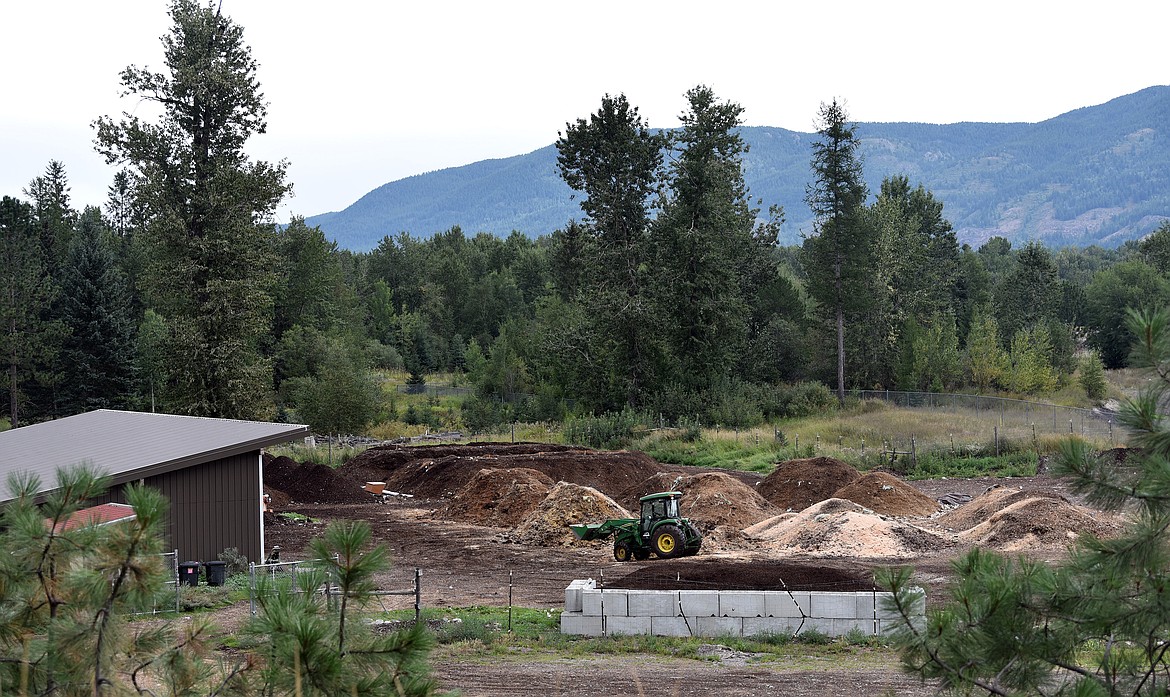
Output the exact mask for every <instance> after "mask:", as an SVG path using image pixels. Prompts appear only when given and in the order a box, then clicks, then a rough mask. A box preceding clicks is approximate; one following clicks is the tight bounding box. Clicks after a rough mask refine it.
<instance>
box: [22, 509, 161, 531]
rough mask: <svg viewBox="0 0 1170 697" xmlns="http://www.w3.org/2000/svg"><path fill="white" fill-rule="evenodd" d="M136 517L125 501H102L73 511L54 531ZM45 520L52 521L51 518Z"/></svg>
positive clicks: (118, 521) (112, 522) (116, 521)
mask: <svg viewBox="0 0 1170 697" xmlns="http://www.w3.org/2000/svg"><path fill="white" fill-rule="evenodd" d="M137 517H138V516H137V515H136V514H135V513H134V507H133V506H130V505H127V504H125V503H103V504H102V505H100V506H91V507H89V508H83V509H81V510H80V511H78V512H76V513H74V514H73V515H71V516H69V517H68V518H66V519H65V520H64V521H62V522H61V524H60V525H58V526H57V529H56V530H55V531H54V532H61V531H64V530H72V529H74V528H80V527H84V526H86V525H112V524H114V523H120V522H122V521H124V520H134V519H135V518H137ZM45 522H46V523H48V524H51V523H52V521H51V520H48V521H45Z"/></svg>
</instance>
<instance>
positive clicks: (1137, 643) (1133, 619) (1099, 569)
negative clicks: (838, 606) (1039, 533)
mask: <svg viewBox="0 0 1170 697" xmlns="http://www.w3.org/2000/svg"><path fill="white" fill-rule="evenodd" d="M1127 326H1128V327H1129V328H1130V330H1131V331H1132V332H1133V334H1134V335H1136V336H1137V337H1138V341H1137V342H1136V343H1135V347H1134V355H1135V357H1136V359H1137V361H1136V363H1137V365H1139V366H1141V367H1146V368H1150V369H1152V370H1151V374H1152V382H1151V383H1150V386H1149V387H1148V388H1146V389H1144V390H1143V391H1142V392H1141V394H1140V395H1139V397H1137V398H1136V399H1134V400H1130V401H1127V402H1126V403H1125V404H1124V405H1123V408H1122V415H1121V421H1122V423H1123V425H1124V426H1125V427H1126V428H1127V429H1128V430H1129V433H1130V439H1129V445H1130V449H1129V450H1128V452H1129V453H1130V454H1129V456H1128V457H1126V458H1124V459H1123V460H1120V459H1114V458H1113V457H1109V456H1101V455H1099V454H1098V453H1095V452H1093V451H1092V450H1091V448H1090V446H1089V444H1088V443H1087V442H1085V441H1084V440H1083V439H1079V438H1070V439H1068V440H1067V441H1065V442H1064V443H1063V444H1062V445H1061V448H1060V453H1059V456H1058V457H1057V458H1056V461H1055V463H1054V468H1053V473H1054V474H1056V475H1057V476H1063V477H1065V478H1067V480H1068V481H1069V482H1070V484H1071V485H1072V489H1073V492H1074V493H1075V494H1077V495H1079V496H1084V497H1085V499H1086V500H1087V501H1088V502H1089V503H1090V504H1093V505H1096V506H1101V507H1104V508H1107V509H1110V510H1122V509H1125V510H1126V511H1128V512H1129V514H1130V516H1131V520H1132V522H1130V523H1129V524H1128V525H1127V526H1126V528H1125V530H1124V531H1123V532H1122V534H1121V535H1119V536H1117V537H1113V538H1109V539H1097V538H1095V537H1093V536H1092V535H1089V534H1086V535H1082V536H1081V537H1080V538H1078V539H1077V541H1076V543H1075V545H1074V546H1073V548H1072V549H1071V553H1070V556H1069V558H1068V560H1067V561H1064V562H1057V563H1048V562H1036V561H1029V560H1027V559H1024V558H1021V559H1018V560H1011V559H1008V558H1006V557H1003V556H1000V555H998V554H995V553H993V552H988V551H984V550H981V549H976V550H974V551H972V552H970V553H969V554H968V555H967V556H966V557H964V558H963V559H961V560H960V561H959V562H958V563H957V564H956V566H955V568H956V571H957V572H958V578H957V580H956V581H955V582H954V583H953V584H951V591H950V601H949V602H948V603H945V604H941V605H938V606H935V607H932V608H931V609H930V610H929V611H928V612H927V613H926V620H925V622H924V623H920V622H916V621H910V620H909V618H910V617H911V612H910V610H911V609H912V608H914V607H915V606H918V607H919V608H920V606H921V602H922V596H921V594H920V592H919V591H918V590H917V589H914V588H911V585H910V578H911V573H910V570H909V569H905V568H903V569H892V570H885V571H883V572H880V573H879V583H883V584H885V585H887V586H888V587H889V588H891V589H892V590H893V592H894V596H895V598H896V602H895V606H896V608H897V610H898V611H899V613H900V614H901V616H902V617H903V619H904V622H903V624H902V626H901V628H900V630H899V631H898V633H897V635H896V636H895V641H896V642H897V644H898V645H899V647H900V650H901V653H902V659H903V665H904V666H905V667H906V668H907V669H908V670H910V671H912V672H914V673H917V674H919V675H921V676H922V677H923V678H925V679H934V680H938V681H939V683H940V686H941V688H942V689H943V690H949V691H953V692H955V693H957V694H989V695H1102V696H1109V697H1114V696H1117V697H1120V696H1121V695H1126V696H1134V695H1140V696H1153V695H1165V694H1167V691H1168V690H1170V679H1168V678H1167V674H1166V653H1167V649H1168V648H1170V643H1168V642H1167V638H1166V627H1167V626H1170V602H1168V601H1167V598H1166V589H1167V588H1168V587H1170V544H1168V539H1170V538H1168V533H1170V494H1168V493H1167V492H1170V467H1167V462H1168V461H1170V424H1167V421H1166V419H1165V418H1163V417H1162V416H1161V412H1162V411H1163V407H1162V405H1163V404H1165V397H1166V395H1167V391H1168V390H1170V378H1168V377H1167V376H1170V312H1168V311H1167V310H1165V309H1162V310H1157V311H1140V312H1139V311H1132V310H1131V311H1130V313H1129V314H1128V321H1127Z"/></svg>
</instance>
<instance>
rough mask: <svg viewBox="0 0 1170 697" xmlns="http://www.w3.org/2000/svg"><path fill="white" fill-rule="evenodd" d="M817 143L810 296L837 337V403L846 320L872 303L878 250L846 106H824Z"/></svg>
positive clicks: (810, 190)
mask: <svg viewBox="0 0 1170 697" xmlns="http://www.w3.org/2000/svg"><path fill="white" fill-rule="evenodd" d="M818 118H819V126H818V128H817V133H818V134H820V140H818V141H816V142H814V143H813V146H812V150H813V156H812V169H813V175H814V176H813V182H812V183H810V184H809V185H808V186H807V187H806V189H805V201H806V202H807V203H808V205H809V207H810V208H811V209H812V212H813V234H812V235H810V236H808V237H806V238H805V240H804V255H803V260H804V268H805V271H806V273H807V276H808V279H809V281H808V289H809V293H810V294H811V295H812V296H813V298H814V299H816V301H817V302H818V303H820V305H821V307H822V308H824V311H825V312H826V313H828V314H829V315H830V317H831V318H832V322H833V324H834V325H835V329H836V334H837V399H838V401H840V402H841V403H844V401H845V316H846V314H847V313H848V312H851V311H853V312H856V311H858V310H859V309H860V308H861V307H862V306H864V304H865V302H866V301H867V297H866V294H865V293H864V292H859V291H860V290H861V289H862V288H863V287H864V283H865V275H866V274H867V273H868V272H869V270H870V258H871V255H872V251H873V244H872V240H871V239H870V235H869V228H868V226H866V225H865V224H864V221H863V220H862V211H863V206H864V204H865V197H866V194H867V190H866V186H865V182H864V181H863V180H862V167H861V159H860V156H859V154H858V152H857V149H858V146H859V145H860V143H859V141H858V139H857V133H856V127H855V126H853V125H851V124H849V122H848V121H849V118H848V115H847V114H846V112H845V107H844V105H843V104H840V103H838V102H837V100H835V99H834V100H833V101H832V103H830V104H821V108H820V112H819V114H818Z"/></svg>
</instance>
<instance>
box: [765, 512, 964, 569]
mask: <svg viewBox="0 0 1170 697" xmlns="http://www.w3.org/2000/svg"><path fill="white" fill-rule="evenodd" d="M744 534H745V535H747V536H749V537H750V538H753V539H758V540H760V541H761V542H764V543H766V544H768V545H769V546H771V547H772V548H773V549H777V550H782V551H785V552H789V553H792V552H795V553H801V554H808V555H810V556H817V557H863V558H903V557H914V556H918V555H921V554H924V553H928V552H934V551H937V550H938V549H940V548H942V547H946V546H948V545H949V544H950V543H949V542H948V541H947V540H945V539H943V538H942V537H941V536H939V535H937V534H935V533H933V532H930V531H928V530H924V529H922V528H920V527H918V526H915V525H910V524H909V523H906V522H903V521H898V520H892V519H890V518H886V517H885V516H881V515H877V514H876V513H873V512H872V511H869V510H867V509H865V508H863V507H862V506H858V505H857V504H855V503H853V502H851V501H844V500H842V499H829V500H827V501H823V502H821V503H820V504H818V505H814V506H811V507H809V508H807V509H805V510H803V511H801V512H800V513H798V514H795V515H790V516H787V517H785V518H784V519H769V520H766V521H763V522H761V523H760V524H758V525H757V526H754V527H752V528H748V529H747V530H745V531H744Z"/></svg>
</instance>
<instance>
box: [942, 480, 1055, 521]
mask: <svg viewBox="0 0 1170 697" xmlns="http://www.w3.org/2000/svg"><path fill="white" fill-rule="evenodd" d="M1032 498H1050V499H1056V500H1059V501H1063V502H1064V503H1068V502H1069V501H1068V499H1066V498H1064V497H1063V496H1061V495H1060V494H1057V493H1055V492H1051V491H1042V490H1031V489H1016V488H1012V487H1006V486H994V487H991V488H990V489H988V490H987V491H985V492H983V493H982V494H980V495H978V496H976V497H975V498H973V499H971V501H969V502H968V503H965V504H963V505H962V506H959V507H958V508H956V509H954V510H953V511H948V512H946V513H944V514H943V515H941V516H939V517H938V518H937V519H936V520H935V522H936V523H937V524H938V525H941V526H942V527H943V528H945V529H947V530H953V531H956V532H958V531H962V530H968V529H970V528H973V527H975V526H976V525H979V524H980V523H984V522H986V521H987V520H988V519H990V518H991V516H992V515H994V514H996V513H998V512H999V511H1002V510H1003V509H1005V508H1007V507H1008V506H1011V505H1012V504H1015V503H1019V502H1020V501H1024V500H1026V499H1032Z"/></svg>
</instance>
